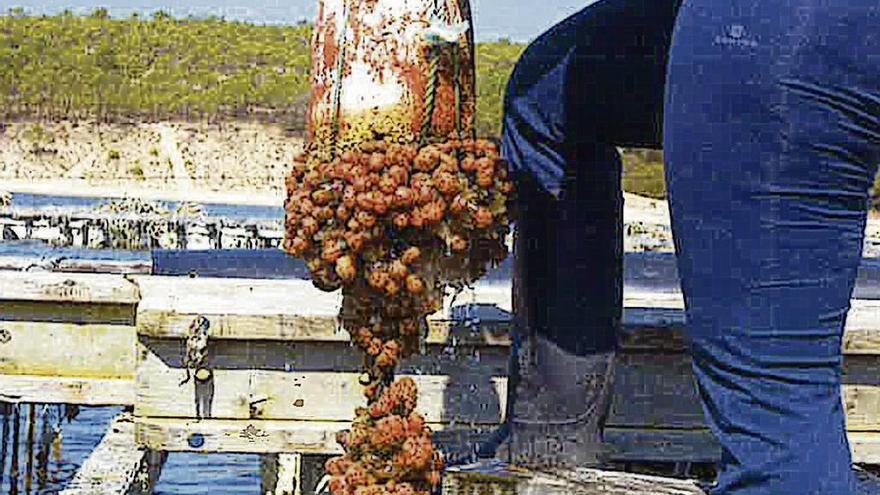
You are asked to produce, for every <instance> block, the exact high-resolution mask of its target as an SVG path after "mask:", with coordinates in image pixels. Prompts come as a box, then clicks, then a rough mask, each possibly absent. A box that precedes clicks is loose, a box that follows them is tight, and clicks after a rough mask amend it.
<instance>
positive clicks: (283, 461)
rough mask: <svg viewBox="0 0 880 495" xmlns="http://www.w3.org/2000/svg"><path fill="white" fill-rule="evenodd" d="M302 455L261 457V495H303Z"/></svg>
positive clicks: (269, 455)
mask: <svg viewBox="0 0 880 495" xmlns="http://www.w3.org/2000/svg"><path fill="white" fill-rule="evenodd" d="M302 461H303V456H302V454H298V453H293V454H265V455H262V456H260V493H261V494H263V495H303V486H304V485H303V476H302V475H303V462H302Z"/></svg>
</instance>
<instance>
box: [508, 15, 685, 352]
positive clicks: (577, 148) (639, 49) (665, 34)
mask: <svg viewBox="0 0 880 495" xmlns="http://www.w3.org/2000/svg"><path fill="white" fill-rule="evenodd" d="M677 6H678V0H600V1H598V2H596V3H594V4H592V5H590V6H589V7H587V8H585V9H583V10H582V11H580V12H579V13H577V14H575V15H574V16H572V17H570V18H568V19H566V20H565V21H563V22H561V23H560V24H558V25H557V26H555V27H553V28H552V29H550V30H549V31H547V32H546V33H544V34H543V35H542V36H541V37H539V38H538V39H537V40H535V41H534V42H533V43H532V44H531V45H530V46H529V47H528V48H527V49H526V51H525V53H524V54H523V56H522V58H521V59H520V61H519V62H518V63H517V65H516V68H515V70H514V72H513V75H512V76H511V79H510V81H509V84H508V87H507V93H506V97H505V115H504V131H503V153H504V155H505V157H506V158H507V160H508V161H509V162H510V164H511V169H512V171H513V176H514V178H515V180H516V184H517V188H518V209H519V215H518V222H517V225H516V236H517V241H516V247H515V258H516V260H515V266H516V272H517V273H516V281H515V290H514V292H515V294H514V299H515V308H516V314H517V321H518V323H519V325H518V326H519V327H520V328H522V327H525V328H528V329H529V331H531V332H536V333H538V334H540V335H542V336H543V337H546V338H547V339H549V340H550V341H551V342H553V343H555V344H556V345H558V346H560V347H562V348H563V349H565V350H567V351H569V352H572V353H575V354H578V355H585V354H589V353H595V352H604V351H608V350H611V349H613V348H614V347H615V345H616V340H617V335H616V331H617V328H618V326H619V321H620V315H621V306H622V290H623V289H622V203H623V199H622V193H621V161H620V156H619V154H618V151H617V146H642V147H657V146H659V144H660V142H661V133H660V128H661V122H662V117H661V113H662V108H663V83H664V81H665V69H666V60H667V51H668V47H669V42H670V34H671V30H672V25H673V21H674V16H675V11H676V9H677Z"/></svg>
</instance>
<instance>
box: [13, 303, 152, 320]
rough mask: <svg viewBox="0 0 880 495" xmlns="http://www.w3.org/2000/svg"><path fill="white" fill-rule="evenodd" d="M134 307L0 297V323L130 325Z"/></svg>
mask: <svg viewBox="0 0 880 495" xmlns="http://www.w3.org/2000/svg"><path fill="white" fill-rule="evenodd" d="M135 310H136V307H135V306H134V305H133V304H94V303H71V302H51V301H8V300H7V301H3V300H0V324H2V322H3V321H22V322H32V323H72V324H76V325H128V326H134V322H135Z"/></svg>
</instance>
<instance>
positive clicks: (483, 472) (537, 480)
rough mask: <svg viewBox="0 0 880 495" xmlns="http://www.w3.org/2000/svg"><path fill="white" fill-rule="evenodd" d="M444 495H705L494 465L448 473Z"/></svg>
mask: <svg viewBox="0 0 880 495" xmlns="http://www.w3.org/2000/svg"><path fill="white" fill-rule="evenodd" d="M442 493H443V495H485V494H498V495H533V494H535V493H540V494H541V495H569V494H572V495H575V494H576V495H705V492H704V491H703V490H702V489H700V487H699V486H697V484H696V483H694V482H693V481H689V480H679V479H673V478H663V477H660V476H648V475H643V474H634V473H627V472H623V471H604V470H599V469H586V468H581V469H573V470H560V469H556V470H552V471H550V472H538V471H529V470H525V469H520V468H515V467H512V466H505V465H503V464H500V463H495V462H483V463H479V464H472V465H468V466H460V467H454V468H450V469H447V470H446V473H445V475H444V477H443V491H442Z"/></svg>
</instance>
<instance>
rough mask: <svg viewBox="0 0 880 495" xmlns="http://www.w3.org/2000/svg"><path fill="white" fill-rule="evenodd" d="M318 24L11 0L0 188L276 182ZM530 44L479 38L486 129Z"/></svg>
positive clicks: (0, 67)
mask: <svg viewBox="0 0 880 495" xmlns="http://www.w3.org/2000/svg"><path fill="white" fill-rule="evenodd" d="M311 32H312V27H311V26H310V25H309V24H298V25H257V24H250V23H246V22H238V21H228V20H224V19H221V18H216V17H208V18H173V17H171V16H170V15H168V14H166V13H164V12H161V11H160V12H156V13H154V14H152V15H151V16H150V17H141V16H137V15H132V16H131V17H130V18H127V19H119V18H111V17H110V16H109V13H108V11H107V10H106V9H104V8H98V9H96V10H94V11H93V12H92V13H91V14H90V15H86V16H75V15H73V14H71V13H70V12H69V11H67V12H63V13H61V14H57V15H52V16H47V15H42V16H28V15H25V14H24V11H23V10H22V9H9V10H8V11H6V12H5V13H2V14H0V190H2V189H10V190H11V189H16V190H19V191H22V192H24V191H36V190H40V189H41V188H42V189H45V190H52V189H54V188H57V189H59V190H62V191H63V190H65V189H67V190H72V189H73V188H75V189H81V188H83V187H85V188H94V191H93V193H94V194H91V195H95V194H97V193H98V192H101V193H103V192H108V193H113V192H114V191H115V192H117V193H118V194H116V195H117V196H118V195H124V194H136V195H141V196H144V195H146V196H151V195H153V196H155V195H156V191H160V190H162V189H167V188H169V186H171V182H172V181H173V182H175V183H176V185H175V186H171V187H172V188H178V189H180V188H181V187H183V188H184V189H183V190H185V191H200V192H201V193H202V194H205V195H208V196H213V197H217V198H221V197H223V196H224V195H227V196H228V195H233V196H235V195H239V196H247V195H253V196H257V197H260V198H262V200H265V199H266V198H271V197H275V196H278V195H280V194H281V193H282V192H283V191H282V188H283V185H284V176H285V175H286V173H287V170H288V169H289V167H290V164H291V163H292V157H293V155H294V154H295V153H296V152H297V151H298V150H299V149H300V147H301V145H302V140H303V134H304V127H305V126H304V124H305V116H306V111H307V107H308V100H309V91H310V79H309V69H310V46H309V45H310V40H311ZM524 49H525V45H524V44H521V43H513V42H510V41H506V40H499V41H495V42H483V43H478V44H477V45H476V72H477V131H478V134H480V135H482V136H489V137H491V136H498V135H499V133H500V130H501V115H502V100H503V94H504V88H505V85H506V82H507V79H508V77H509V75H510V72H511V70H512V69H513V66H514V64H515V62H516V60H517V58H518V57H519V55H520V54H521V53H522V51H523V50H524ZM165 141H173V142H172V143H166V142H165ZM169 146H170V147H171V148H176V149H177V154H178V155H179V156H178V157H177V159H176V160H175V159H172V158H174V157H172V156H169V153H168V150H169V149H171V148H169ZM623 152H624V153H623V162H624V173H623V186H624V190H625V191H627V192H629V193H633V194H638V195H641V196H646V197H649V198H654V199H665V197H666V187H665V180H664V177H663V163H662V153H661V152H660V151H656V150H637V149H628V150H623ZM172 154H173V153H172ZM181 164H182V165H181ZM187 175H188V177H186V176H187ZM41 182H42V183H44V186H42V187H41V185H40V183H41ZM53 184H54V186H53ZM77 192H79V193H82V191H77ZM875 202H876V200H875Z"/></svg>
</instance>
